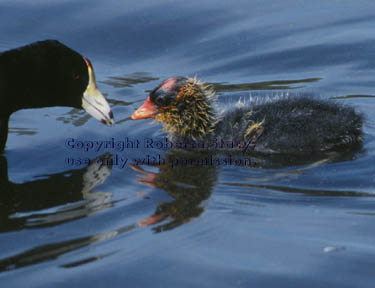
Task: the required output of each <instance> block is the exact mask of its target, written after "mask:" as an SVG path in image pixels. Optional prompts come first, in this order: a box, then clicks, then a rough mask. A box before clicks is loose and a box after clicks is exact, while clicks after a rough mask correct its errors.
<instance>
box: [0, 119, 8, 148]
mask: <svg viewBox="0 0 375 288" xmlns="http://www.w3.org/2000/svg"><path fill="white" fill-rule="evenodd" d="M8 123H9V116H5V117H0V154H1V153H2V152H3V151H4V149H5V143H6V142H7V138H8Z"/></svg>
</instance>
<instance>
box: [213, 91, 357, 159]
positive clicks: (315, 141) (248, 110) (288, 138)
mask: <svg viewBox="0 0 375 288" xmlns="http://www.w3.org/2000/svg"><path fill="white" fill-rule="evenodd" d="M362 121H363V120H362V116H361V115H359V114H357V113H356V112H355V110H354V109H353V108H352V107H349V106H346V105H340V104H337V103H336V102H332V101H329V100H322V99H317V98H314V96H311V97H308V96H302V97H297V96H296V97H288V98H283V99H278V100H269V101H267V102H265V103H263V104H256V105H252V106H242V107H239V108H236V109H234V110H230V111H228V112H226V113H224V115H223V117H222V118H221V120H220V121H219V122H218V124H217V125H216V126H215V133H214V135H215V137H218V138H219V139H225V140H233V141H235V142H238V141H251V142H253V143H252V147H251V150H253V151H255V152H261V153H301V152H303V153H313V152H323V151H328V150H332V149H340V148H345V147H348V146H351V145H352V144H355V143H359V142H360V141H361V137H362V132H361V127H362ZM259 123H261V125H259ZM252 125H254V126H255V127H254V126H253V127H254V132H253V133H252V131H249V129H250V128H251V127H252ZM257 129H258V133H259V135H256V133H257V132H256V131H257ZM259 130H261V131H259ZM249 132H250V133H249ZM246 134H249V135H248V137H244V136H245V135H246ZM250 134H251V135H254V136H253V139H250V138H251V136H250Z"/></svg>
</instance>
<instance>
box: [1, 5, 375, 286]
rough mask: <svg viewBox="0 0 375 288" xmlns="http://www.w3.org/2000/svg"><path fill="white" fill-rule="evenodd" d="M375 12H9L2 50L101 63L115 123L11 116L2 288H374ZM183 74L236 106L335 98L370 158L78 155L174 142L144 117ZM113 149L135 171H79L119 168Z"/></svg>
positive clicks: (61, 111) (175, 8)
mask: <svg viewBox="0 0 375 288" xmlns="http://www.w3.org/2000/svg"><path fill="white" fill-rule="evenodd" d="M374 8H375V4H374V2H373V1H360V2H359V1H357V2H355V1H297V0H294V1H264V0H262V1H235V2H233V1H232V2H230V1H49V2H48V3H47V2H46V1H14V0H12V1H7V0H5V1H2V2H1V3H0V34H1V35H2V36H1V37H0V49H1V50H2V51H3V50H7V49H11V48H14V47H18V46H21V45H24V44H27V43H30V42H33V41H36V40H43V39H58V40H60V41H62V42H63V43H65V44H67V45H68V46H70V47H72V48H74V49H76V50H77V51H79V52H80V53H82V54H83V55H85V56H86V57H88V58H90V59H91V60H92V62H93V65H94V68H95V71H96V76H97V80H98V84H99V87H100V89H101V91H102V92H103V93H105V94H106V96H107V98H108V99H109V102H110V103H111V106H112V108H113V112H114V114H115V118H116V121H117V124H116V125H115V126H114V127H112V128H107V127H105V126H104V125H102V124H101V123H99V122H97V121H96V120H95V119H92V118H91V117H90V116H88V115H87V114H86V113H85V112H83V111H78V110H71V109H69V108H62V107H59V108H48V109H36V110H28V111H26V110H25V111H19V112H17V113H15V114H14V115H13V116H12V118H11V122H10V129H11V132H10V135H9V140H8V145H7V150H6V153H5V158H1V163H0V164H1V169H0V171H1V174H0V176H1V180H0V183H1V184H2V187H1V190H2V191H1V200H0V203H1V206H0V207H1V212H0V213H1V215H0V217H1V218H0V221H1V222H0V231H1V234H0V251H1V252H0V271H1V273H0V283H1V287H26V286H27V287H65V286H66V285H68V286H69V287H82V286H92V287H102V286H104V285H106V286H112V287H123V286H124V285H126V286H130V287H150V286H161V287H194V286H197V287H249V286H254V287H291V286H300V287H373V286H374V282H375V281H374V276H375V274H374V268H373V267H374V264H375V260H374V256H375V255H374V254H375V243H374V224H373V222H374V215H375V203H374V197H373V196H374V185H375V182H374V172H375V168H374V167H375V166H374V154H375V152H374V150H375V145H374V134H375V130H374V128H375V124H374V123H375V118H374V116H373V115H374V114H373V111H374V108H375V98H374V97H373V96H372V95H374V91H375V84H374V76H375V72H374V71H375V62H374V61H375V60H374V59H375V57H374V56H375V52H374V51H375V49H374V47H375V34H374V25H375V20H374V19H375V17H374V16H375V15H374V14H375V12H374V11H375V9H374ZM175 75H182V76H185V75H190V76H197V77H198V78H199V79H202V80H204V81H207V82H210V83H213V84H214V87H216V88H217V90H218V95H219V102H220V103H221V104H222V105H231V104H232V103H234V102H236V101H237V100H238V99H239V98H241V99H243V100H246V99H248V98H254V97H255V98H256V97H270V96H272V97H273V96H276V97H277V96H278V95H284V94H287V93H289V94H299V93H306V92H312V93H315V94H317V95H319V97H322V98H335V97H336V100H333V99H332V100H331V101H339V102H345V103H346V104H348V105H353V106H354V107H355V108H356V109H357V110H358V111H359V112H360V113H363V115H364V117H365V125H364V129H363V131H364V145H363V147H362V149H361V150H360V151H356V152H355V153H351V154H347V155H344V157H342V158H340V159H336V160H335V161H332V160H329V159H321V161H320V162H311V161H310V162H305V163H289V162H288V163H287V162H285V159H284V160H283V161H276V160H275V161H270V162H267V163H268V164H267V165H263V166H262V165H261V167H250V168H249V167H238V166H235V165H232V166H220V167H198V168H197V167H174V168H168V167H158V166H156V167H152V166H147V165H143V166H141V167H139V168H136V167H134V166H131V165H129V164H130V162H131V161H132V160H131V159H134V158H136V157H147V155H153V156H158V155H161V157H184V156H185V154H183V153H182V152H173V151H167V152H165V151H163V150H160V149H156V148H154V149H151V148H144V147H143V146H142V145H141V147H140V148H139V149H125V150H124V151H116V149H112V148H109V149H107V150H105V151H100V152H95V151H90V152H84V151H82V150H79V149H73V150H72V149H68V147H67V146H66V141H67V139H70V138H74V139H76V140H82V141H88V140H111V139H112V138H114V140H118V141H122V140H124V141H125V138H126V137H128V138H129V139H131V140H134V139H139V140H140V141H141V142H142V141H143V139H144V138H145V137H149V138H150V137H151V138H153V139H154V138H155V139H156V138H160V137H163V133H162V132H161V127H160V125H159V124H154V125H149V122H151V121H147V120H144V121H130V120H129V116H130V115H131V113H132V112H133V111H134V109H135V108H136V107H138V106H139V105H140V104H141V102H142V101H144V99H145V98H146V96H147V91H148V90H150V89H152V88H153V87H155V86H156V85H157V84H158V83H159V82H160V81H161V80H162V79H165V78H167V77H170V76H175ZM20 85H22V83H20ZM51 97H53V95H51ZM337 97H338V98H337ZM104 152H109V153H111V154H112V157H115V159H116V157H123V158H124V159H125V158H130V160H129V162H127V164H126V165H125V166H124V168H123V169H122V168H121V167H119V166H118V165H115V166H114V167H113V168H112V169H111V168H110V167H108V166H106V165H104V166H100V165H98V164H97V163H96V162H94V161H93V163H92V165H89V166H88V165H86V164H82V165H78V166H75V165H73V166H72V165H71V162H70V163H67V158H69V159H73V158H74V159H75V160H77V159H84V158H90V159H97V158H96V157H102V158H99V159H101V160H108V159H110V157H111V156H110V155H109V154H106V155H102V154H103V153H104ZM180 153H181V154H180ZM100 155H102V156H100ZM117 159H120V158H117ZM133 162H134V161H133ZM77 164H79V163H77ZM141 169H143V170H141ZM152 222H157V223H155V224H153V225H147V224H150V223H152Z"/></svg>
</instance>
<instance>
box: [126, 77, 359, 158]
mask: <svg viewBox="0 0 375 288" xmlns="http://www.w3.org/2000/svg"><path fill="white" fill-rule="evenodd" d="M214 95H215V94H214V91H212V89H210V88H209V86H207V85H204V84H202V83H199V82H198V81H196V79H192V78H186V77H174V78H169V79H167V80H165V81H164V82H162V83H161V84H160V85H159V86H157V87H156V88H155V89H154V90H153V91H152V92H151V93H150V94H149V96H148V98H147V100H146V102H145V103H144V104H143V105H142V106H141V107H139V108H138V110H136V111H135V112H134V113H133V115H132V119H145V118H154V119H156V120H157V121H159V122H163V124H164V127H163V129H164V130H165V131H167V132H168V134H169V135H168V136H169V138H171V139H175V140H178V141H180V140H184V141H189V140H198V141H199V140H210V141H211V140H212V139H215V141H214V142H215V143H216V144H217V143H223V142H224V143H226V144H225V145H224V146H225V147H227V148H228V147H229V146H230V145H229V146H228V143H229V142H232V144H233V143H235V145H234V146H235V147H238V148H241V149H242V148H243V147H247V148H251V149H247V150H246V151H254V152H260V153H314V152H324V151H330V150H335V149H342V148H345V149H346V148H351V146H353V145H355V144H358V143H360V142H361V139H362V132H361V127H362V122H363V120H362V116H361V115H359V114H357V113H356V112H355V111H354V109H353V108H352V107H348V106H346V105H342V104H338V103H336V102H331V101H329V100H322V99H318V98H316V97H315V98H314V97H307V96H303V97H297V96H296V97H284V98H279V99H275V100H270V101H264V102H263V103H261V104H256V105H242V106H239V107H236V108H235V109H231V110H228V111H226V112H223V113H218V112H217V111H216V109H215V97H214ZM250 104H251V102H250ZM211 143H212V142H211ZM241 143H242V144H241ZM216 144H215V145H216ZM237 144H238V146H237ZM249 144H250V145H249ZM219 146H220V145H219ZM225 147H224V148H225Z"/></svg>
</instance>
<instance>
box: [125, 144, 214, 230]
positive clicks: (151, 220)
mask: <svg viewBox="0 0 375 288" xmlns="http://www.w3.org/2000/svg"><path fill="white" fill-rule="evenodd" d="M165 157H166V165H161V166H158V167H159V172H158V173H154V172H150V171H147V170H146V169H147V168H145V169H144V168H142V167H140V166H136V165H131V167H132V168H133V169H134V170H136V171H138V172H140V174H139V175H138V178H137V180H136V181H137V182H138V183H142V184H145V185H148V186H151V187H154V188H160V189H163V190H165V191H166V192H168V194H169V195H170V196H172V197H173V198H174V199H173V200H172V201H171V202H164V203H160V204H159V205H158V207H157V209H156V212H155V213H154V214H153V215H152V216H149V217H147V218H145V219H143V220H141V221H140V222H138V226H148V225H153V224H157V223H161V222H163V221H164V220H165V221H166V223H162V224H160V225H158V226H156V227H154V228H153V229H154V231H156V232H162V231H164V230H170V229H173V228H176V227H178V226H180V225H182V224H184V223H187V222H189V221H191V220H192V219H194V218H196V217H198V216H200V215H201V214H202V212H203V211H204V207H203V206H202V201H204V200H206V199H208V198H209V197H210V195H211V193H212V189H213V187H214V185H215V183H216V176H217V175H216V174H217V171H216V169H217V168H216V167H215V166H209V165H206V166H189V165H186V166H182V165H181V166H173V168H172V167H171V166H170V165H168V163H169V161H173V159H181V158H185V159H186V158H188V157H192V158H205V157H207V155H205V154H204V153H194V154H193V153H190V152H188V151H178V150H176V151H170V152H168V153H167V154H166V156H165Z"/></svg>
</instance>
